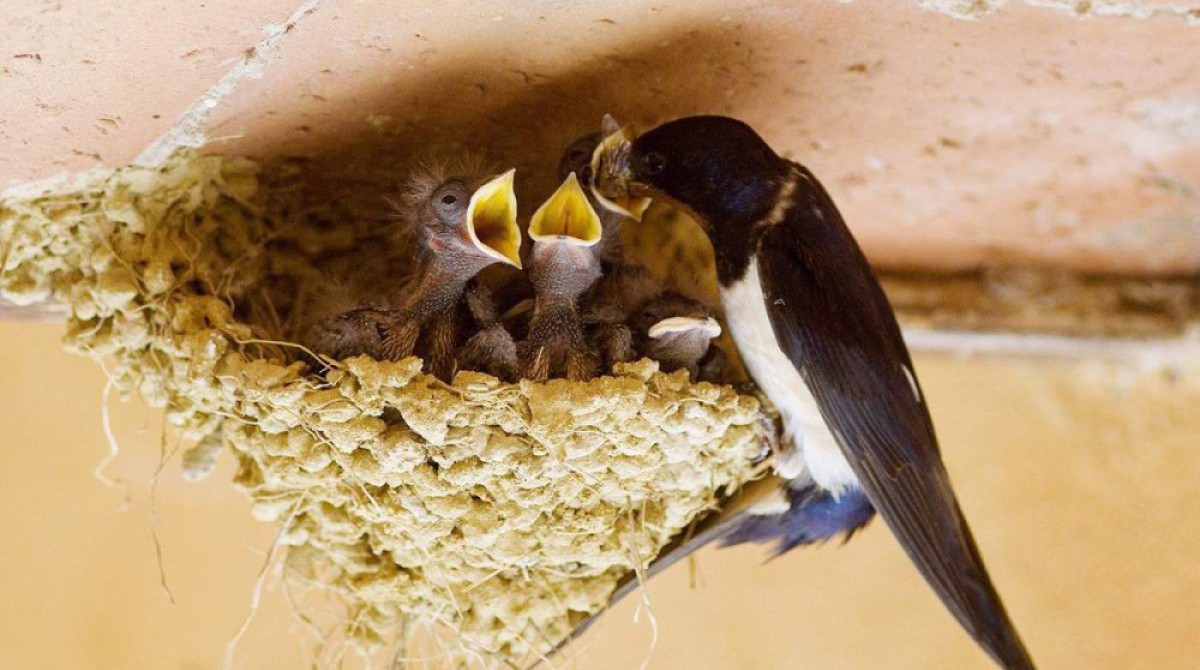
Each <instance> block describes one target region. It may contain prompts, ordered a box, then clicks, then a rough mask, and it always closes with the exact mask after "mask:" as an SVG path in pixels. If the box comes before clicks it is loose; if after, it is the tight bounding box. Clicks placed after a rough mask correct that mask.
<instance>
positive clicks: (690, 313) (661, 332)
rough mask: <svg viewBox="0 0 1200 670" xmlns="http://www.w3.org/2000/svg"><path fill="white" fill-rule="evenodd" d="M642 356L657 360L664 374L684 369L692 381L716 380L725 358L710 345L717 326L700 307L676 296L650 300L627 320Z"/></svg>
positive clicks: (667, 294)
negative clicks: (636, 338)
mask: <svg viewBox="0 0 1200 670" xmlns="http://www.w3.org/2000/svg"><path fill="white" fill-rule="evenodd" d="M630 325H631V326H632V327H633V328H634V330H635V331H636V332H637V334H638V336H639V339H640V341H639V343H638V344H639V347H638V348H639V349H640V350H641V352H642V354H644V355H645V356H647V357H649V358H653V359H654V360H656V361H658V364H659V368H660V369H661V370H663V371H664V372H674V371H676V370H687V371H688V375H689V376H690V377H691V379H692V381H697V380H700V381H719V380H720V377H721V375H722V374H723V372H724V367H725V358H724V355H723V354H722V353H721V350H720V349H719V348H717V347H714V346H711V345H712V341H713V339H715V338H717V337H719V336H720V335H721V324H720V323H718V322H717V320H716V319H715V318H713V314H712V311H711V310H709V309H708V308H707V307H705V306H704V305H702V304H700V303H699V302H696V301H695V300H692V299H690V298H685V297H684V296H681V295H679V294H677V293H664V294H663V295H662V296H660V297H658V298H656V299H654V300H652V301H650V303H649V304H647V305H646V306H645V307H644V308H642V310H641V311H640V312H638V313H637V314H635V315H634V317H633V319H631V320H630Z"/></svg>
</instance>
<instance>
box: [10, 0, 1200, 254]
mask: <svg viewBox="0 0 1200 670" xmlns="http://www.w3.org/2000/svg"><path fill="white" fill-rule="evenodd" d="M922 5H923V6H925V7H934V8H940V9H941V10H942V11H932V10H930V9H926V8H922ZM1035 5H1036V6H1035ZM1055 6H1057V7H1059V8H1060V9H1061V8H1063V7H1074V8H1075V10H1076V11H1074V12H1072V11H1060V9H1053V8H1052V7H1055ZM56 8H57V9H56ZM305 10H311V11H305ZM968 10H969V11H973V12H976V13H978V14H980V15H981V17H980V18H979V20H977V21H963V20H959V19H957V18H954V17H953V16H951V14H954V13H955V12H959V13H961V12H963V11H968ZM986 10H994V11H992V12H991V13H987V11H986ZM1139 12H1140V13H1142V14H1155V13H1157V15H1156V16H1153V17H1152V18H1137V15H1138V14H1139ZM1189 12H1191V14H1189ZM1109 14H1126V15H1127V16H1108V15H1109ZM0 15H2V16H4V17H5V19H6V20H5V26H4V29H3V33H4V36H3V40H2V42H3V44H4V46H5V49H4V50H3V51H0V87H2V90H3V94H2V95H0V146H2V147H3V150H2V151H0V184H5V183H8V182H10V181H11V180H14V179H17V180H21V179H33V178H39V177H45V176H47V175H49V174H51V173H53V172H56V171H57V170H59V169H79V168H82V167H85V166H87V165H90V164H93V163H95V162H97V161H100V162H103V163H105V164H107V165H120V164H123V163H126V162H128V161H129V160H131V159H132V158H133V157H135V156H136V155H137V154H138V153H139V152H140V151H141V150H142V149H144V148H145V147H146V146H147V145H148V144H150V142H151V140H152V139H153V138H155V137H156V136H158V135H160V134H161V133H164V132H165V131H167V129H168V127H169V126H170V124H171V123H172V122H173V121H174V120H175V119H177V117H180V115H185V110H188V109H189V105H192V107H191V112H190V114H186V115H187V118H188V119H190V120H191V121H192V122H195V124H196V128H195V130H197V131H203V133H204V134H206V135H207V137H208V139H209V141H210V142H211V147H212V150H215V151H226V152H231V153H245V154H249V155H252V156H256V157H260V158H264V159H273V158H279V157H281V156H284V155H288V156H303V157H307V158H309V159H310V161H311V172H312V173H314V174H319V175H320V180H321V181H332V182H333V183H334V185H335V187H336V189H337V191H336V193H335V195H337V196H338V197H344V196H345V194H346V192H347V190H349V191H350V192H352V193H356V194H358V195H359V197H365V198H374V199H379V198H380V196H381V195H383V194H386V193H388V192H389V191H390V190H391V189H392V188H394V181H395V178H396V174H397V172H398V171H400V170H402V169H403V166H405V165H406V164H408V163H409V162H410V161H411V159H412V157H413V156H414V155H415V154H419V153H420V152H421V151H422V150H423V149H424V148H425V147H426V146H427V145H428V144H429V143H430V142H437V143H443V144H445V143H451V142H461V143H465V144H466V145H468V146H469V147H471V148H472V149H475V150H477V151H482V152H485V153H488V154H490V155H491V156H492V157H493V158H495V159H497V160H498V161H501V162H504V163H508V164H515V165H517V166H518V167H521V168H525V169H524V170H523V172H524V174H522V184H523V185H524V188H525V190H526V191H527V192H533V191H544V190H546V189H547V188H548V186H549V182H548V180H547V177H548V175H549V170H548V169H547V168H548V166H549V165H550V164H551V163H552V162H553V160H554V157H555V154H556V153H557V151H558V150H559V148H560V147H561V146H562V145H563V143H564V142H565V141H566V140H567V139H568V138H570V137H571V136H572V135H574V134H577V133H580V132H582V131H585V130H589V129H591V128H592V127H594V124H595V123H596V120H597V118H598V117H599V115H600V114H601V113H603V112H605V111H611V112H614V113H616V114H619V115H622V116H624V117H625V118H627V119H632V120H636V121H639V122H642V123H648V122H653V121H655V120H659V119H662V118H665V117H670V116H676V115H681V114H688V113H696V112H717V113H728V114H735V115H738V116H742V117H744V118H746V119H748V120H750V121H751V122H753V123H754V124H755V125H756V126H757V127H758V128H760V129H761V131H762V132H763V133H764V134H765V135H766V136H767V138H768V139H769V140H770V141H771V142H772V143H773V144H774V145H775V146H777V147H778V148H779V149H780V150H782V151H785V152H786V153H788V154H789V155H791V156H793V157H795V158H797V159H799V160H801V161H803V162H805V163H807V164H809V165H810V166H811V167H813V168H814V170H815V171H816V172H817V174H818V175H820V176H822V178H823V179H824V181H825V182H826V183H827V185H828V186H829V188H830V190H831V191H832V193H833V195H834V197H835V199H836V200H837V201H838V202H839V203H840V205H841V206H842V207H843V209H844V210H845V213H846V215H847V218H848V219H849V221H850V224H851V226H852V227H853V228H854V230H855V231H856V232H857V233H858V234H859V235H860V236H861V238H862V239H863V241H864V242H865V245H866V247H867V249H868V251H869V252H870V254H871V255H872V256H873V258H874V259H875V260H876V261H877V262H879V263H882V264H887V265H893V266H898V265H906V266H920V267H963V266H971V265H976V264H981V263H995V262H1010V261H1014V262H1037V263H1044V264H1050V265H1060V266H1066V267H1073V268H1082V269H1089V270H1102V271H1127V272H1139V273H1143V272H1151V273H1153V272H1194V271H1196V270H1197V269H1200V199H1198V198H1200V196H1198V195H1197V193H1200V38H1198V35H1200V27H1198V26H1197V25H1196V24H1197V23H1200V19H1197V18H1196V17H1197V16H1200V3H1196V2H1153V3H1146V2H1127V3H1120V2H1114V1H1111V0H1105V1H1103V2H1079V3H1072V2H1051V1H1046V0H1037V1H1033V0H1030V2H1016V1H1013V2H1007V3H1003V2H1000V1H999V0H996V1H981V2H956V1H953V0H924V1H923V2H920V3H918V2H899V1H896V0H890V1H889V0H859V1H858V2H852V3H849V4H843V3H839V2H834V1H833V0H803V1H799V2H797V1H787V2H784V1H776V2H764V1H762V0H664V1H663V2H657V3H642V2H630V1H627V0H620V1H616V2H607V3H586V4H585V3H551V2H544V3H534V2H500V1H495V0H493V1H490V2H446V3H433V4H430V3H424V4H422V3H408V5H407V6H401V5H396V4H392V3H386V2H378V1H375V2H345V1H337V0H325V1H321V0H308V2H305V3H301V2H299V0H295V1H294V2H291V3H285V2H280V1H278V0H271V1H269V2H255V3H238V2H230V1H227V0H214V1H210V2H207V3H203V4H200V5H196V4H194V3H192V4H188V3H174V4H171V3H168V4H166V5H164V4H162V3H150V2H140V1H139V2H133V3H131V2H126V1H125V0H120V1H118V0H98V1H94V2H90V3H84V4H79V3H63V4H62V5H42V4H31V3H25V2H20V1H19V0H0ZM1189 17H1190V18H1189ZM289 18H290V19H291V23H289ZM289 26H290V27H289ZM281 33H282V34H281ZM255 45H258V48H257V49H255V50H251V48H252V47H254V46H255ZM34 55H36V58H35V57H33V56H34ZM244 58H249V59H250V65H251V67H249V68H242V63H241V60H242V59H244ZM239 68H241V70H239ZM231 72H233V73H234V76H233V79H232V81H231V80H228V76H229V73H231ZM258 75H261V78H256V76H258ZM223 78H225V84H228V86H225V87H224V88H221V90H220V91H218V94H217V95H215V96H214V97H213V98H212V101H213V103H214V105H213V106H212V107H208V106H205V105H195V104H194V103H195V102H196V101H197V100H198V99H200V96H201V94H202V93H204V92H205V91H206V90H208V89H210V87H214V86H218V85H219V84H220V83H221V82H222V81H223ZM185 125H186V124H185ZM185 135H186V133H185ZM316 179H317V177H314V180H316ZM534 195H540V194H534Z"/></svg>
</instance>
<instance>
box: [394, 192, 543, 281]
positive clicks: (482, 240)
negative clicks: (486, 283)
mask: <svg viewBox="0 0 1200 670" xmlns="http://www.w3.org/2000/svg"><path fill="white" fill-rule="evenodd" d="M514 172H515V171H514V170H509V171H507V172H504V173H502V174H499V175H496V176H494V177H483V178H478V177H465V176H454V177H450V178H448V179H445V180H444V181H442V182H441V183H440V184H438V185H437V186H436V187H435V188H433V189H432V191H430V192H429V194H428V196H427V197H424V198H422V199H420V200H419V201H418V202H416V203H414V206H415V207H416V209H417V211H416V217H415V218H416V222H415V223H416V227H417V235H418V239H419V240H420V243H421V246H422V247H423V248H424V250H425V251H427V252H429V253H432V254H434V255H436V256H437V257H438V258H439V259H440V260H443V261H446V262H447V264H448V265H449V266H451V267H458V268H462V270H463V272H464V273H469V274H471V275H473V274H474V273H475V272H478V271H479V270H480V269H482V268H484V267H486V266H488V265H491V264H492V263H505V264H507V265H512V266H513V267H517V268H520V267H521V255H520V250H521V229H520V228H519V227H517V197H516V194H515V192H514V191H513V174H514Z"/></svg>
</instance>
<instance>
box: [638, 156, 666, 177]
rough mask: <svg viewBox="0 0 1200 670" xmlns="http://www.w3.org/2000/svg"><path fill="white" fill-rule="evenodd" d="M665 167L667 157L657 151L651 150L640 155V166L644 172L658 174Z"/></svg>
mask: <svg viewBox="0 0 1200 670" xmlns="http://www.w3.org/2000/svg"><path fill="white" fill-rule="evenodd" d="M665 167H667V159H666V158H665V157H664V156H663V155H662V154H660V153H658V152H657V151H652V152H650V153H648V154H646V155H645V156H643V157H642V168H643V169H644V170H645V171H646V174H658V173H659V172H662V171H663V168H665Z"/></svg>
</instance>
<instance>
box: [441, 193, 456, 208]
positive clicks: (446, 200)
mask: <svg viewBox="0 0 1200 670" xmlns="http://www.w3.org/2000/svg"><path fill="white" fill-rule="evenodd" d="M456 202H458V197H457V196H454V195H451V194H449V193H447V194H446V195H443V196H442V204H443V205H453V204H454V203H456Z"/></svg>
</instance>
